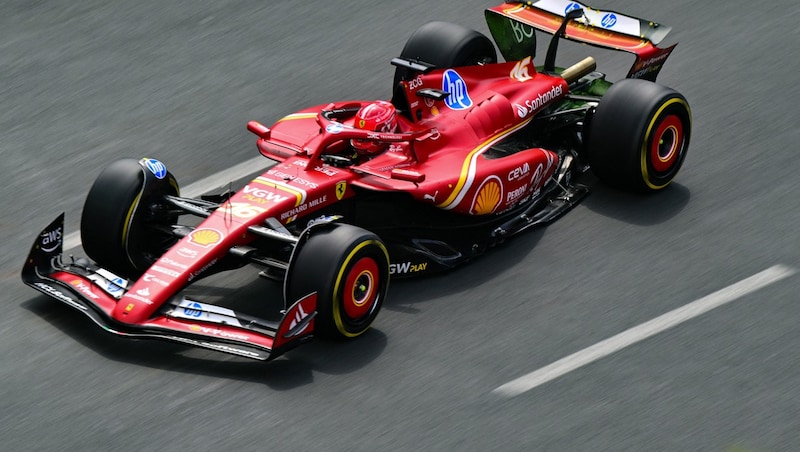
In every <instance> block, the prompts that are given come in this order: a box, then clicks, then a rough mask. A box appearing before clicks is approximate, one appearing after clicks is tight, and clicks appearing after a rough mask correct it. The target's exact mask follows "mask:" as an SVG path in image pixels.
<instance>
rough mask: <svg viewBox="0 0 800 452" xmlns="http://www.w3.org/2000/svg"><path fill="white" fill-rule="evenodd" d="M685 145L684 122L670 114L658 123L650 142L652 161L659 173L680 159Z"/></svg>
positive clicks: (667, 169)
mask: <svg viewBox="0 0 800 452" xmlns="http://www.w3.org/2000/svg"><path fill="white" fill-rule="evenodd" d="M682 146H683V123H681V119H680V118H679V117H678V116H677V115H669V116H667V117H666V118H664V120H663V121H661V124H659V125H658V129H656V133H655V135H654V137H653V141H652V142H651V144H650V162H651V164H652V165H653V169H654V170H655V171H656V172H657V173H666V172H668V171H669V170H670V169H671V168H672V167H673V166H674V165H675V163H676V162H677V161H678V159H679V157H680V154H681V147H682Z"/></svg>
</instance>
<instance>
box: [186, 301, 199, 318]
mask: <svg viewBox="0 0 800 452" xmlns="http://www.w3.org/2000/svg"><path fill="white" fill-rule="evenodd" d="M183 313H184V314H185V315H188V316H190V317H200V316H201V315H203V305H201V304H200V303H198V302H196V301H193V302H191V303H189V305H188V306H186V307H184V308H183Z"/></svg>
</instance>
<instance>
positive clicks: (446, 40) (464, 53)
mask: <svg viewBox="0 0 800 452" xmlns="http://www.w3.org/2000/svg"><path fill="white" fill-rule="evenodd" d="M400 57H401V58H406V59H414V60H419V61H422V62H425V63H429V64H433V65H435V66H436V67H437V68H440V69H446V68H453V67H461V66H473V65H476V64H490V63H496V62H497V52H496V51H495V49H494V44H492V41H491V40H489V38H487V37H486V36H485V35H483V34H481V33H479V32H477V31H475V30H471V29H469V28H466V27H462V26H461V25H457V24H453V23H450V22H438V21H437V22H429V23H427V24H425V25H423V26H421V27H419V28H418V29H417V31H415V32H414V34H412V35H411V37H409V38H408V41H406V45H405V47H403V51H402V52H401V53H400ZM408 75H409V70H408V69H405V68H401V67H398V68H397V69H396V70H395V73H394V86H395V87H397V84H398V83H400V80H402V79H403V78H405V77H407V76H408Z"/></svg>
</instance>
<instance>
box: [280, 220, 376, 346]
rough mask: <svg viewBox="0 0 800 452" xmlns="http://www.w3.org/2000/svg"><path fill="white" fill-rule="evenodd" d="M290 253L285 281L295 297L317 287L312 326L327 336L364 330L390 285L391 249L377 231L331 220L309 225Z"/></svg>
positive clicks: (289, 298) (289, 299)
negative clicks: (315, 314)
mask: <svg viewBox="0 0 800 452" xmlns="http://www.w3.org/2000/svg"><path fill="white" fill-rule="evenodd" d="M297 246H298V248H297V249H296V251H295V254H294V255H293V256H292V259H291V263H290V266H289V270H288V272H287V277H286V283H285V287H284V291H285V294H284V295H285V297H286V301H287V302H288V303H292V302H294V301H295V300H298V299H300V298H302V297H304V296H306V295H308V294H310V293H312V292H316V293H317V317H316V318H315V320H314V325H315V326H314V329H315V331H316V332H317V333H319V334H320V335H321V336H323V337H327V338H333V339H340V338H352V337H356V336H360V335H361V334H363V333H364V332H366V331H367V330H368V329H369V327H370V325H371V324H372V322H373V321H374V320H375V318H376V317H377V315H378V312H379V311H380V308H381V305H382V304H383V301H384V300H385V298H386V294H387V292H388V289H389V254H388V252H387V251H386V246H385V245H384V244H383V242H382V241H381V240H380V239H379V238H378V237H377V236H376V235H375V234H373V233H371V232H369V231H366V230H364V229H361V228H358V227H355V226H352V225H347V224H332V225H327V226H320V227H317V228H314V229H313V230H311V231H307V236H306V237H305V240H301V242H300V243H298V245H297Z"/></svg>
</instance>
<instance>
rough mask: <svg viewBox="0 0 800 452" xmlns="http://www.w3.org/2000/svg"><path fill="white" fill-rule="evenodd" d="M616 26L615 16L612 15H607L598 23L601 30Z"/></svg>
mask: <svg viewBox="0 0 800 452" xmlns="http://www.w3.org/2000/svg"><path fill="white" fill-rule="evenodd" d="M616 24H617V15H616V14H614V13H607V14H606V15H604V16H603V19H602V20H601V21H600V25H602V26H603V28H611V27H613V26H614V25H616Z"/></svg>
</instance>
